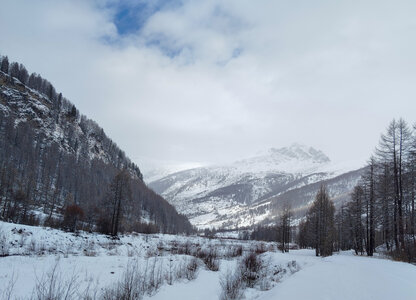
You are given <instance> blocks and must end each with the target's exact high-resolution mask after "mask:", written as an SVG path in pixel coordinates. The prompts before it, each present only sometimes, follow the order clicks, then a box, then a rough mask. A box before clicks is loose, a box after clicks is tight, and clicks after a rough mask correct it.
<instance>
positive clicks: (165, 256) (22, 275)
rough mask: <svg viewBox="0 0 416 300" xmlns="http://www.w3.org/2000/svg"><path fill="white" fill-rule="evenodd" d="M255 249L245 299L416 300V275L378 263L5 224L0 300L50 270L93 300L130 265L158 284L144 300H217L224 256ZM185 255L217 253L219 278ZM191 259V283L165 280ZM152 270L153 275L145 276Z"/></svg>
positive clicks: (24, 294) (31, 287) (231, 266)
mask: <svg viewBox="0 0 416 300" xmlns="http://www.w3.org/2000/svg"><path fill="white" fill-rule="evenodd" d="M5 245H6V247H8V248H7V249H5V248H4V247H5ZM261 245H263V247H264V249H265V250H269V251H266V252H265V253H263V254H260V256H259V257H260V258H261V260H262V262H263V266H264V267H263V271H262V274H263V277H262V278H263V281H262V283H259V284H257V285H256V286H255V287H254V288H246V289H244V297H245V299H262V300H269V299H302V300H303V299H319V300H322V299H337V300H341V299H377V300H379V299H388V300H391V299H401V300H407V299H409V300H410V299H412V300H413V299H416V267H415V266H414V265H411V264H407V263H402V262H394V261H391V260H388V259H383V258H381V257H380V256H379V257H374V258H368V257H359V256H355V255H353V253H352V252H349V251H348V252H342V253H339V254H335V255H333V256H332V257H327V258H319V257H315V256H314V251H312V250H293V251H291V252H290V253H285V254H282V253H280V252H277V251H276V245H275V244H273V243H264V244H261V243H258V242H251V241H240V240H235V239H219V238H217V239H207V238H203V237H197V236H191V237H186V236H174V235H162V234H157V235H142V234H134V235H126V236H122V237H121V238H120V240H111V239H109V238H107V237H106V236H103V235H99V234H88V233H81V234H79V235H74V234H72V233H66V232H62V231H59V230H54V229H48V228H41V227H31V226H24V225H17V224H10V223H3V222H0V247H1V246H3V248H2V249H3V250H2V251H7V252H8V254H10V256H6V257H0V299H1V297H2V296H3V297H4V295H5V294H4V292H5V291H7V290H8V288H9V287H10V284H11V283H14V287H13V297H12V298H11V299H27V298H30V297H31V296H32V295H33V294H32V293H34V291H36V289H37V288H38V289H39V283H42V282H45V281H47V280H49V279H50V274H51V272H52V271H53V269H54V267H56V270H55V277H56V278H57V279H58V281H60V282H69V281H71V279H72V280H74V282H76V290H77V291H78V292H79V294H80V295H83V294H85V291H86V290H87V289H90V291H95V292H97V295H99V294H100V292H102V291H103V290H104V289H106V288H108V287H111V286H112V285H114V284H115V283H116V282H117V281H119V280H121V279H122V278H123V276H124V274H125V271H126V268H128V267H131V266H133V265H136V266H137V267H138V268H139V269H140V270H141V271H143V270H146V272H147V274H148V277H149V276H150V277H151V276H153V277H154V278H156V277H158V276H160V278H161V281H160V282H159V283H158V284H159V285H158V286H157V287H155V288H154V289H152V290H151V291H150V292H149V293H145V294H144V299H156V300H158V299H160V300H162V299H184V300H185V299H199V300H203V299H218V297H219V296H220V294H221V284H220V282H221V279H223V278H224V277H225V274H227V273H228V271H233V270H235V269H236V266H237V265H238V264H239V261H241V257H239V256H233V255H229V253H231V252H232V250H233V249H237V248H238V247H240V246H241V248H242V250H243V254H244V253H246V252H249V250H250V249H254V248H258V247H260V246H261ZM185 248H186V249H188V250H189V249H203V250H204V249H205V250H207V251H209V249H211V250H212V249H214V250H216V251H217V252H218V257H219V270H218V271H211V270H209V269H208V268H207V267H206V266H205V265H204V263H203V260H202V259H195V258H194V257H193V256H192V255H191V254H186V253H182V252H186V251H188V250H184V249H185ZM181 249H182V250H181ZM181 251H182V252H181ZM189 253H192V250H191V251H189ZM192 259H194V260H197V264H198V270H197V271H196V273H195V275H194V276H193V277H192V278H189V277H187V276H179V277H178V278H176V279H175V278H173V279H172V280H169V274H172V273H175V272H177V271H178V270H182V269H183V270H185V271H186V270H187V267H188V265H189V262H191V261H192ZM181 266H182V267H181ZM152 270H153V272H154V273H155V274H159V275H150V274H151V273H152ZM171 270H176V271H174V272H172V271H171ZM143 274H144V273H143ZM75 299H76V298H75ZM97 299H99V297H98V298H97Z"/></svg>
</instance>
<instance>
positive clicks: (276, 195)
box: [149, 144, 364, 228]
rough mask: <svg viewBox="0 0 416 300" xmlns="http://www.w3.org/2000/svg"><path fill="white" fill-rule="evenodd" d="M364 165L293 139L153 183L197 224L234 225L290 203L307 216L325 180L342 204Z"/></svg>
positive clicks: (271, 214)
mask: <svg viewBox="0 0 416 300" xmlns="http://www.w3.org/2000/svg"><path fill="white" fill-rule="evenodd" d="M363 171H364V169H362V168H357V163H343V164H335V163H332V162H331V160H330V159H329V158H328V156H326V155H325V154H324V153H323V152H322V151H320V150H316V149H314V148H312V147H307V146H304V145H301V144H293V145H291V146H289V147H284V148H280V149H275V148H272V149H270V150H268V151H266V152H265V153H263V154H259V155H257V156H254V157H251V158H247V159H244V160H240V161H236V162H234V163H231V164H228V165H222V166H211V167H200V168H194V169H190V170H185V171H181V172H176V173H173V174H170V175H167V176H165V177H163V178H160V179H158V180H155V181H152V182H150V183H149V186H150V187H151V188H152V189H153V190H155V191H156V192H157V193H160V194H161V195H163V196H164V197H165V199H167V200H168V201H169V202H170V203H171V204H173V205H174V206H175V207H176V209H177V210H178V211H179V212H181V213H183V214H185V215H186V216H188V218H189V219H190V221H191V223H192V224H193V225H196V226H198V227H200V228H204V227H223V228H234V227H236V226H239V227H242V226H252V225H255V224H262V223H268V222H273V220H274V219H275V217H276V216H277V215H278V213H279V210H280V208H281V207H282V205H284V204H286V203H288V204H290V206H291V207H292V209H293V211H294V215H295V217H296V218H300V217H302V216H303V214H304V212H305V209H306V208H307V206H308V204H309V203H310V202H311V201H312V200H313V198H314V196H315V194H316V191H317V189H318V188H319V186H320V185H321V184H322V183H325V184H326V185H327V186H328V189H329V192H330V194H331V196H332V197H333V199H334V202H335V204H336V205H338V204H340V203H341V202H342V201H344V200H346V199H347V198H348V197H349V193H350V192H351V190H352V188H353V187H354V186H355V185H356V184H357V183H358V181H359V179H360V177H361V175H362V173H363Z"/></svg>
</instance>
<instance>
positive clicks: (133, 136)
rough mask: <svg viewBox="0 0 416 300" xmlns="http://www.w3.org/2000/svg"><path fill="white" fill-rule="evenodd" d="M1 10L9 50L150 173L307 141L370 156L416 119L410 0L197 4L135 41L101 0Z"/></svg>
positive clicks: (0, 34)
mask: <svg viewBox="0 0 416 300" xmlns="http://www.w3.org/2000/svg"><path fill="white" fill-rule="evenodd" d="M111 3H112V4H113V5H114V3H116V2H114V1H112V2H111ZM1 7H2V9H1V10H0V51H1V53H3V54H8V55H9V56H10V58H11V59H13V60H18V61H20V62H22V63H24V64H25V65H26V66H27V67H28V69H29V70H30V71H36V72H39V73H41V74H42V75H43V76H44V77H45V78H48V79H49V80H50V81H52V82H53V83H54V85H55V87H56V88H57V89H58V90H61V91H63V93H64V94H65V95H66V96H67V97H68V98H69V99H70V100H71V101H73V102H74V103H75V104H76V105H77V106H78V107H79V108H80V110H81V112H83V113H85V114H87V115H88V116H89V117H91V118H92V119H95V120H96V121H98V122H99V124H100V125H101V126H103V127H104V129H105V130H106V132H107V133H109V135H110V136H111V137H112V138H113V139H114V140H115V141H116V142H117V143H118V144H119V145H120V146H121V147H122V148H123V149H125V150H126V152H127V153H128V154H129V156H131V157H132V158H133V159H135V160H136V162H137V163H138V164H139V165H140V161H141V159H145V158H146V159H151V160H153V161H154V160H165V161H166V160H169V161H172V160H177V161H204V162H205V161H214V162H216V161H227V160H233V159H234V158H240V157H243V156H245V155H248V154H250V153H253V152H255V151H257V150H259V149H262V148H265V147H271V146H284V145H286V144H289V143H292V142H294V141H298V142H302V143H306V144H310V145H312V146H316V147H318V148H321V149H322V150H324V152H326V153H327V154H328V155H329V156H330V157H332V158H334V159H335V160H342V159H345V160H350V159H362V160H364V159H366V157H367V156H368V155H369V154H370V152H371V150H372V149H373V147H374V146H375V144H376V143H377V140H378V136H379V134H380V132H381V131H382V130H384V128H385V126H387V123H388V122H389V121H390V119H391V118H393V117H398V116H403V117H405V118H407V119H408V120H409V121H411V122H413V121H414V119H412V118H414V116H413V114H412V112H413V111H415V108H416V107H415V106H416V104H415V101H414V98H415V96H416V91H415V89H414V82H415V77H416V71H415V70H416V61H415V57H414V53H415V50H416V49H415V48H416V41H415V40H414V39H413V38H412V34H413V33H414V32H415V29H416V24H415V21H414V17H413V16H412V12H413V11H415V8H416V7H415V4H414V2H411V1H398V2H395V3H394V5H393V4H391V3H390V2H388V1H337V2H329V1H328V2H327V1H318V2H316V1H314V2H313V3H312V2H311V1H296V2H290V3H289V2H287V1H241V0H238V1H237V0H234V1H226V2H225V1H185V2H184V4H183V5H182V6H168V7H167V8H165V9H162V10H161V11H158V12H156V13H155V14H154V15H152V16H151V17H150V18H149V19H148V21H147V22H146V23H145V24H144V26H143V27H142V28H141V29H140V30H138V31H137V33H136V34H129V35H123V36H120V35H118V33H117V29H116V27H115V25H114V23H113V21H114V20H113V17H114V11H113V8H106V6H105V5H102V4H100V5H97V3H96V2H90V1H47V0H45V1H36V2H34V1H29V0H27V1H13V0H10V1H3V3H2V4H1ZM112 7H114V6H112Z"/></svg>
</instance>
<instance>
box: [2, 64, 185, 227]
mask: <svg viewBox="0 0 416 300" xmlns="http://www.w3.org/2000/svg"><path fill="white" fill-rule="evenodd" d="M0 62H1V64H0V66H1V68H0V158H1V160H0V218H1V219H2V220H6V221H11V222H19V223H38V222H44V223H45V224H48V225H57V223H59V224H61V225H63V226H64V227H69V228H70V229H77V227H79V226H82V227H83V228H84V229H90V230H101V231H103V232H106V233H114V228H116V231H126V230H127V231H133V230H134V231H158V230H160V231H162V232H170V233H176V232H189V231H191V230H192V228H191V225H190V223H189V222H188V220H187V219H186V217H184V216H182V215H180V214H178V213H177V212H176V210H175V209H174V208H173V206H171V205H170V204H169V203H168V202H166V201H165V200H164V199H163V198H162V197H161V196H159V195H157V194H156V193H154V192H153V191H152V190H150V189H149V188H147V187H146V185H145V183H144V182H143V180H142V174H141V172H140V170H139V168H138V166H136V165H135V164H134V163H133V162H131V161H130V159H129V158H128V157H127V156H126V155H125V153H124V152H123V151H122V150H121V149H120V148H119V147H118V146H117V145H116V144H115V143H114V142H113V141H112V140H111V139H110V138H108V137H107V136H106V134H105V133H104V131H103V129H102V128H100V127H99V126H98V124H97V123H95V122H94V121H92V120H90V119H88V118H87V117H86V116H84V115H82V114H80V113H79V111H78V110H77V109H76V107H75V106H74V105H73V104H72V103H71V102H70V101H68V100H67V99H66V98H64V97H63V96H62V94H60V93H57V92H56V90H55V88H54V87H53V85H52V84H51V83H50V82H49V81H47V80H45V79H43V78H42V77H41V76H40V75H38V74H36V73H32V74H31V75H29V73H28V72H27V70H26V68H25V67H24V66H23V65H22V64H18V63H9V61H8V59H7V57H0ZM121 180H122V181H121ZM120 183H123V186H122V188H120V186H119V185H120ZM116 233H117V232H116Z"/></svg>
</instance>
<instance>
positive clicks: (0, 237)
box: [0, 228, 10, 257]
mask: <svg viewBox="0 0 416 300" xmlns="http://www.w3.org/2000/svg"><path fill="white" fill-rule="evenodd" d="M9 249H10V243H9V241H8V238H7V235H6V233H5V232H4V231H3V229H2V228H0V257H1V256H8V255H9Z"/></svg>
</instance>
